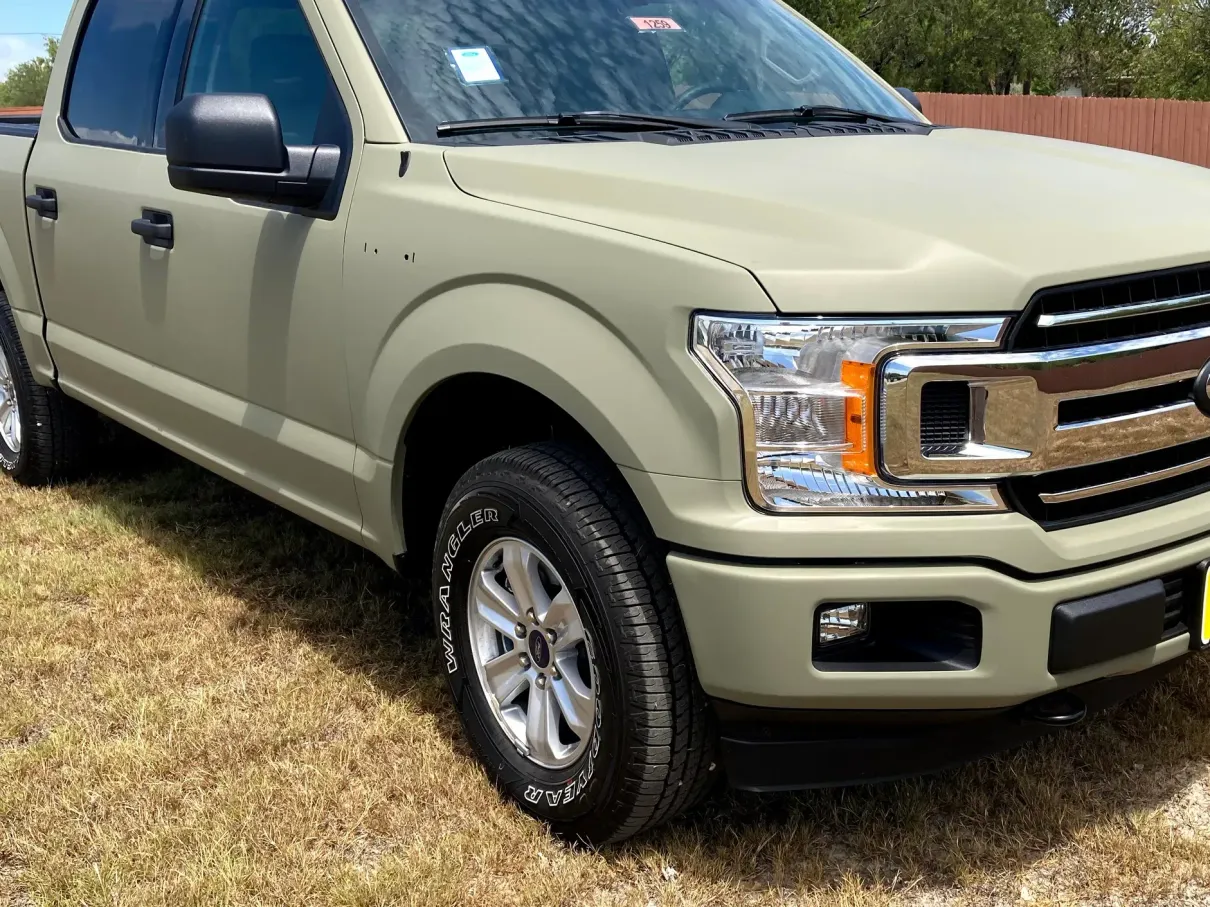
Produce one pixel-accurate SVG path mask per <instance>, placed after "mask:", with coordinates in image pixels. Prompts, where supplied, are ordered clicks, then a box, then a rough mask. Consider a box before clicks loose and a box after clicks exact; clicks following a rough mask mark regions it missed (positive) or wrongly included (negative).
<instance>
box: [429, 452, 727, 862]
mask: <svg viewBox="0 0 1210 907" xmlns="http://www.w3.org/2000/svg"><path fill="white" fill-rule="evenodd" d="M619 481H620V480H618V479H616V478H614V477H613V475H612V474H611V472H610V470H609V469H608V468H607V466H606V467H603V466H600V465H596V464H595V463H592V462H590V461H589V460H588V459H587V458H585V457H582V456H581V455H579V454H578V453H577V452H576V451H575V450H574V449H573V448H570V447H564V446H561V445H556V444H540V445H533V446H529V447H521V448H516V449H513V450H510V451H507V452H505V453H501V454H498V455H496V456H493V457H490V458H488V459H486V460H484V461H482V462H481V463H479V464H478V465H476V466H475V467H473V468H472V469H471V470H470V471H469V472H467V474H466V475H465V476H463V477H462V479H461V480H460V481H459V482H458V484H457V486H456V487H455V488H454V491H453V492H452V494H451V495H450V498H449V502H448V503H447V505H446V508H445V512H444V514H443V516H442V522H441V530H440V534H439V536H438V541H437V546H436V551H435V557H434V569H433V606H434V613H435V618H436V623H437V627H438V632H439V634H440V641H441V648H442V654H441V664H442V667H443V669H444V671H445V673H446V675H447V679H448V681H449V685H450V689H451V691H452V693H453V696H454V700H455V703H456V705H457V708H458V710H459V712H460V714H461V716H462V721H463V725H464V727H465V728H466V732H467V735H468V737H469V739H470V743H471V745H472V747H473V748H474V750H475V752H476V754H477V755H478V757H479V759H480V760H481V761H482V763H483V765H484V766H485V767H486V769H487V771H488V773H489V775H490V776H491V778H492V780H493V781H494V782H495V783H496V784H497V785H498V786H499V787H500V788H501V789H502V790H503V791H504V792H505V793H507V794H508V795H509V796H510V797H512V798H513V799H514V800H516V801H517V802H518V803H519V804H520V805H521V807H522V808H523V809H525V810H526V811H527V812H529V813H531V814H532V815H534V816H537V817H539V818H541V819H543V820H545V821H547V822H549V823H550V825H551V827H552V829H553V830H554V831H555V832H556V833H557V834H559V835H561V836H563V837H566V838H569V839H573V840H580V841H585V842H588V843H592V844H596V845H601V844H608V843H613V842H616V841H620V840H623V839H625V838H628V837H631V836H632V835H635V834H638V833H639V832H641V831H645V830H646V829H648V828H650V827H652V826H654V825H657V824H659V823H660V822H663V821H665V820H667V819H669V818H671V817H672V816H674V815H676V814H677V813H678V812H680V811H682V810H683V809H685V808H686V807H688V806H690V805H692V804H693V803H694V802H695V801H696V800H698V799H700V798H701V796H702V795H703V794H704V793H705V792H706V791H707V790H708V787H709V785H710V782H711V781H712V779H713V778H714V777H715V776H716V775H717V774H718V773H717V771H716V770H715V742H716V741H715V735H714V730H713V727H712V724H711V721H710V713H709V709H708V706H707V703H706V701H705V696H704V694H703V692H702V690H701V688H700V687H699V685H698V682H697V677H696V675H695V673H694V669H693V664H692V660H691V657H690V652H689V646H688V642H687V639H686V636H685V631H684V628H683V626H682V624H681V619H680V613H679V610H678V607H677V603H676V598H675V596H674V594H673V590H672V585H671V582H670V581H669V578H668V575H667V572H666V568H665V566H664V563H663V560H662V557H661V555H660V553H659V550H658V546H657V543H656V542H655V540H654V538H653V537H652V535H651V531H650V529H649V528H647V526H646V523H645V521H644V520H643V519H642V517H641V514H640V513H639V512H638V511H637V508H635V507H634V505H633V504H631V503H630V501H629V499H628V498H627V497H626V496H625V495H624V494H622V493H620V489H619V488H618V487H617V485H616V484H615V483H617V482H619Z"/></svg>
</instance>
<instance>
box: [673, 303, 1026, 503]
mask: <svg viewBox="0 0 1210 907" xmlns="http://www.w3.org/2000/svg"><path fill="white" fill-rule="evenodd" d="M1004 327H1005V322H1004V320H1002V319H999V318H982V319H956V318H949V319H938V320H937V322H934V323H929V322H926V321H923V320H918V321H912V322H903V321H891V320H886V321H878V320H863V321H856V320H851V319H792V320H781V321H775V320H769V319H756V318H752V319H743V318H723V317H715V316H711V315H698V316H696V317H695V319H694V326H693V348H694V352H695V353H696V355H697V356H698V358H699V359H700V360H701V361H702V363H703V364H704V365H705V366H706V368H707V369H708V370H709V371H710V372H711V373H712V374H713V375H714V376H715V378H717V379H718V380H719V382H720V383H722V385H723V387H724V388H725V389H726V391H727V392H728V393H729V394H730V395H731V397H732V399H734V400H735V403H736V406H737V407H738V408H739V411H740V417H741V421H742V423H743V435H744V439H743V440H744V453H745V461H746V462H745V472H746V479H747V483H748V489H749V494H750V495H751V497H752V499H753V500H754V501H755V502H756V504H757V505H759V506H761V507H763V508H765V509H768V510H776V511H786V510H804V509H813V510H817V511H818V510H820V509H827V508H839V509H844V510H851V509H852V508H878V509H884V510H892V511H895V510H898V511H904V510H919V509H921V508H923V509H928V510H934V511H942V512H954V511H955V510H958V511H989V510H1003V509H1005V508H1004V506H1003V503H1002V502H1001V500H1000V497H999V495H998V493H997V491H996V489H995V488H994V487H955V488H949V487H946V488H939V487H936V486H930V485H911V486H907V485H893V484H891V483H888V482H885V481H883V480H882V479H881V478H879V476H878V466H877V464H878V445H879V435H880V432H879V430H878V423H879V420H880V419H881V416H880V408H879V402H880V401H879V367H880V366H881V363H882V361H883V360H884V359H885V358H886V357H887V356H888V355H890V354H892V353H893V352H896V351H898V350H901V349H916V350H919V349H920V348H921V347H934V346H935V347H936V348H938V349H945V350H952V349H962V348H971V347H991V348H994V347H995V346H996V345H997V344H998V342H999V338H1000V336H1001V334H1002V333H1003V330H1004Z"/></svg>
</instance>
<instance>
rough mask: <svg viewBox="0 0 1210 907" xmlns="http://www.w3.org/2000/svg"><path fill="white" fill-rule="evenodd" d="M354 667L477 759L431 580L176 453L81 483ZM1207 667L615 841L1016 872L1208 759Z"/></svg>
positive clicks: (709, 869)
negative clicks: (986, 741)
mask: <svg viewBox="0 0 1210 907" xmlns="http://www.w3.org/2000/svg"><path fill="white" fill-rule="evenodd" d="M69 491H70V492H71V493H72V494H73V495H74V496H75V497H76V498H77V499H79V500H81V501H82V502H87V503H89V504H90V505H93V506H97V507H100V508H102V509H103V510H104V511H106V512H107V513H109V514H110V515H111V516H113V517H114V518H115V519H117V520H118V521H120V522H121V523H122V524H124V525H126V526H128V527H129V528H131V529H133V530H134V531H136V532H138V533H140V534H141V535H142V536H143V537H144V538H146V539H147V540H149V541H150V542H151V543H152V544H154V545H155V546H156V547H157V548H158V549H159V550H161V551H162V552H164V553H165V554H167V555H168V556H170V557H172V558H175V559H177V560H179V561H180V562H182V563H185V564H187V565H189V566H190V567H191V568H193V569H194V570H195V571H196V572H197V573H198V574H199V575H200V576H202V577H204V579H205V580H206V582H207V583H208V584H209V585H210V586H211V587H212V588H214V589H217V590H219V591H223V592H226V593H228V594H231V595H232V596H235V597H237V598H238V599H240V600H241V601H243V602H245V603H246V604H247V610H246V614H245V615H244V616H243V617H242V618H241V620H245V621H247V622H248V623H249V625H252V626H254V627H257V628H264V629H266V630H268V629H288V630H290V631H293V632H296V633H298V634H299V635H300V636H301V637H302V638H304V639H306V640H307V642H308V643H309V644H310V645H313V646H315V647H316V648H317V649H320V650H323V651H325V652H326V653H328V654H329V656H330V657H331V658H332V660H333V662H334V663H335V664H336V665H337V666H338V667H339V668H340V669H341V670H343V671H346V672H356V673H358V674H359V675H361V676H365V677H367V678H369V679H370V680H371V681H372V682H373V683H374V684H375V685H376V686H377V687H378V688H379V689H381V690H382V691H383V692H385V693H387V694H388V695H392V696H398V697H408V699H409V700H410V701H411V702H413V703H414V704H416V705H418V706H420V707H422V708H424V709H425V710H426V711H429V712H430V713H431V714H433V715H434V716H435V717H436V718H437V720H438V721H439V723H440V725H441V727H442V728H443V730H444V731H446V732H447V733H448V735H449V737H450V739H451V741H452V745H453V746H454V748H455V749H456V750H457V751H458V752H459V753H460V754H461V755H462V756H464V757H466V758H469V757H470V755H469V752H468V750H467V748H466V746H465V743H464V738H463V735H462V733H461V730H460V729H459V727H458V722H457V718H456V716H455V714H454V712H453V710H452V708H451V707H450V705H449V703H448V700H447V698H446V694H445V687H444V681H443V679H442V677H441V673H440V670H439V667H438V659H437V648H436V645H435V643H434V640H433V636H432V621H431V616H430V613H429V605H428V600H427V595H426V594H425V592H424V591H423V590H422V589H420V588H419V587H418V586H416V585H415V584H409V583H408V582H406V581H404V580H403V579H401V578H400V577H398V576H397V575H396V574H395V573H393V572H392V571H391V570H390V569H388V568H387V567H386V566H385V565H384V564H382V563H381V562H380V561H379V560H377V559H376V558H375V557H373V556H372V555H370V554H368V553H367V552H364V551H362V550H361V549H359V548H358V547H356V546H355V545H352V544H350V543H347V542H344V541H342V540H340V539H338V538H336V537H335V536H332V535H330V534H329V533H327V532H325V531H324V530H322V529H319V528H316V527H313V526H311V525H310V524H308V523H306V522H305V521H303V520H301V519H299V518H297V517H294V516H292V515H290V514H288V513H286V512H285V511H282V510H280V509H278V508H276V507H274V506H273V505H271V504H268V503H266V502H264V501H262V500H260V499H259V498H257V497H255V496H253V495H252V494H250V493H247V492H245V491H242V490H240V489H238V488H236V487H235V486H232V485H230V484H228V483H227V482H225V481H223V480H221V479H218V478H215V477H213V476H211V475H210V474H209V473H207V472H205V471H203V470H201V469H199V468H197V467H194V466H192V465H189V464H187V463H184V462H183V461H181V460H179V459H177V458H176V457H174V456H172V455H171V454H167V453H163V454H160V453H150V454H148V456H147V457H146V458H143V463H142V465H140V466H139V467H137V468H132V469H129V470H127V471H126V473H125V474H118V475H116V476H114V475H109V476H107V477H106V478H105V479H104V480H103V481H101V480H97V481H91V482H84V483H80V484H77V485H74V486H71V487H70V488H69ZM1208 754H1210V667H1208V666H1207V664H1206V663H1205V662H1204V661H1203V660H1200V659H1199V660H1196V661H1191V662H1189V663H1187V664H1185V665H1184V666H1183V667H1182V668H1180V669H1179V670H1178V671H1176V672H1175V673H1174V674H1173V675H1171V676H1170V677H1169V678H1167V679H1165V680H1164V681H1162V682H1161V683H1160V684H1158V685H1157V686H1156V687H1154V688H1152V689H1151V690H1149V691H1148V692H1146V693H1144V694H1141V695H1140V696H1138V697H1136V698H1135V699H1133V700H1131V701H1130V702H1128V703H1126V704H1125V705H1123V706H1120V707H1118V708H1116V709H1114V710H1111V711H1110V712H1108V713H1106V714H1104V715H1101V716H1099V717H1097V718H1095V719H1094V720H1092V721H1090V722H1089V723H1088V724H1087V725H1086V726H1084V727H1082V728H1080V729H1078V730H1075V731H1070V732H1066V733H1064V734H1060V735H1056V736H1054V737H1051V738H1048V739H1045V740H1042V741H1039V742H1037V743H1034V744H1032V745H1030V746H1027V747H1025V748H1024V749H1022V750H1019V751H1016V752H1014V753H1010V754H1007V755H1004V756H1000V757H997V758H991V759H985V760H983V761H981V762H978V763H976V764H973V765H969V766H966V767H963V768H960V769H955V770H951V771H947V772H945V773H943V774H940V775H937V776H933V777H929V778H922V779H916V780H911V781H902V782H893V783H887V784H881V785H871V786H866V787H860V788H849V789H843V790H831V791H812V792H807V793H803V794H798V795H777V796H755V795H743V794H726V793H722V794H719V795H718V796H716V797H715V798H713V799H712V800H711V801H709V802H708V803H707V804H706V805H704V806H703V807H701V808H699V809H698V810H697V811H696V812H694V813H692V814H690V815H688V816H686V817H684V818H682V819H679V820H677V821H676V822H674V823H672V824H670V825H669V826H667V827H665V828H663V829H661V830H659V831H657V832H655V833H653V834H651V835H648V836H646V837H644V838H641V839H639V840H638V841H636V842H632V843H630V844H628V845H626V846H624V847H622V848H618V849H616V850H615V851H613V852H612V853H610V854H609V859H612V860H622V861H624V860H631V859H640V860H658V861H660V862H661V863H663V864H664V865H672V866H675V867H676V868H677V870H678V872H680V873H681V874H683V875H688V876H690V877H696V878H699V879H701V880H703V881H705V882H710V881H717V882H719V883H726V884H728V885H734V884H736V883H739V884H741V885H747V886H751V887H752V888H753V890H754V891H759V890H767V889H769V888H781V887H785V888H801V887H804V886H816V885H827V884H832V883H835V882H836V881H837V880H838V879H840V878H841V877H843V876H850V877H855V878H857V879H859V880H861V881H862V882H865V883H867V884H882V885H886V886H891V887H895V886H897V885H899V884H901V882H902V880H905V879H908V880H916V881H917V882H918V883H921V884H923V885H926V886H929V887H934V886H936V887H949V886H953V885H959V884H963V882H964V880H968V879H970V878H972V877H975V876H977V875H986V874H999V873H1005V872H1013V871H1015V870H1018V869H1020V868H1022V867H1024V866H1028V865H1029V864H1031V863H1033V862H1035V861H1036V860H1038V859H1039V858H1040V857H1041V856H1042V855H1044V854H1045V853H1046V852H1047V851H1049V850H1051V849H1053V848H1054V847H1056V846H1059V845H1062V844H1064V843H1068V842H1071V841H1072V840H1074V839H1075V838H1076V837H1077V836H1078V835H1080V834H1081V832H1083V831H1084V830H1087V829H1089V828H1091V827H1093V826H1097V827H1106V826H1110V827H1112V826H1115V825H1117V826H1130V825H1131V824H1132V823H1133V822H1135V820H1136V818H1135V817H1136V816H1138V814H1139V813H1140V812H1142V811H1148V810H1154V809H1155V808H1156V807H1157V806H1158V805H1159V804H1161V803H1163V802H1165V801H1167V800H1168V799H1170V798H1171V797H1172V795H1173V794H1174V793H1175V792H1176V791H1177V790H1179V789H1181V788H1183V787H1184V786H1185V785H1186V784H1188V783H1189V781H1190V780H1191V779H1192V778H1193V777H1194V776H1195V775H1196V774H1197V773H1198V772H1204V770H1205V761H1206V757H1207V755H1208Z"/></svg>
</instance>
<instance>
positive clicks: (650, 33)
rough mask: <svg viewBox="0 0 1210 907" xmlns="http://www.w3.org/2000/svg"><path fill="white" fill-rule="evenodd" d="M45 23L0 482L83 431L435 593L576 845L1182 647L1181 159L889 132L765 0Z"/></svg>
mask: <svg viewBox="0 0 1210 907" xmlns="http://www.w3.org/2000/svg"><path fill="white" fill-rule="evenodd" d="M633 4H634V5H631V2H628V0H541V2H535V3H531V4H526V5H525V6H524V7H522V6H520V5H517V4H512V3H506V2H500V0H497V2H492V3H488V2H478V0H77V3H76V4H75V7H74V9H73V11H72V13H71V17H70V20H69V22H68V24H67V27H66V32H65V34H64V38H63V48H62V51H61V52H60V54H59V57H58V60H57V62H56V64H55V67H54V70H53V74H52V78H51V82H50V89H49V93H48V97H47V99H46V107H45V110H44V112H43V114H42V116H41V119H40V122H38V123H35V122H32V121H20V120H19V119H14V120H9V121H5V122H4V123H3V124H2V125H0V283H2V286H3V295H2V296H0V350H2V354H3V355H2V356H0V465H2V467H3V470H4V472H6V473H7V474H8V475H10V476H11V477H12V478H13V479H15V480H16V481H18V482H24V483H31V484H32V483H45V482H52V481H55V480H58V479H61V478H65V477H70V476H71V475H72V474H73V473H75V472H77V471H78V470H79V469H80V468H81V467H82V466H83V465H85V464H87V463H88V462H89V460H90V457H91V451H92V449H93V446H94V444H95V443H96V439H97V438H98V436H99V432H98V425H99V422H98V420H99V419H100V418H102V417H105V418H107V419H109V420H115V421H117V422H119V423H122V424H124V425H126V426H129V427H130V428H133V429H134V430H135V431H137V432H140V433H142V434H145V435H147V436H148V437H150V438H152V439H154V440H156V441H158V442H160V443H162V444H163V445H165V446H167V447H169V448H171V449H172V450H175V451H177V452H179V453H180V454H182V455H184V456H185V457H187V458H189V459H191V460H194V461H196V462H197V463H200V464H202V465H203V466H205V467H207V468H209V469H211V470H213V471H214V472H216V473H218V474H220V475H223V476H225V477H227V478H229V479H230V480H232V481H233V482H236V483H238V484H240V485H242V486H244V487H246V488H248V489H251V490H252V491H254V492H256V493H258V494H260V495H262V496H264V497H265V498H267V499H269V500H271V501H274V502H276V503H278V504H280V505H281V506H283V507H285V508H288V509H289V510H292V511H293V512H295V513H297V514H300V515H302V516H303V517H305V518H307V519H309V520H311V521H313V522H314V523H316V524H318V525H320V526H323V527H326V528H327V529H329V530H331V531H333V532H335V533H338V534H339V535H341V536H344V537H345V538H347V539H351V540H353V541H355V542H357V543H359V544H360V545H363V546H364V547H365V548H367V549H369V550H370V551H372V552H374V553H376V554H377V555H379V556H380V557H381V558H382V559H383V560H384V561H386V562H387V563H389V564H391V565H394V566H396V567H397V568H398V569H400V570H411V569H415V568H419V569H420V570H421V571H423V573H424V575H425V576H426V577H431V583H432V602H433V613H434V617H435V625H436V632H437V635H438V637H439V638H438V643H437V649H436V651H437V653H438V655H437V659H438V664H439V668H440V670H441V672H443V673H444V674H445V675H446V677H447V678H448V683H449V687H450V690H451V693H452V696H453V700H454V702H455V703H456V707H457V710H458V712H459V714H460V715H461V717H462V719H463V724H464V727H465V732H466V735H467V738H468V740H469V743H470V746H471V748H472V749H473V751H474V752H475V754H476V755H477V756H478V757H479V758H480V760H481V761H482V764H483V766H484V768H485V770H486V772H487V775H488V776H489V777H490V779H491V780H492V781H493V782H495V783H496V784H497V785H498V786H499V788H500V789H501V790H502V791H503V793H504V794H506V795H507V796H509V797H511V798H513V799H514V800H515V801H516V802H517V803H518V804H520V806H521V808H522V809H524V810H527V811H529V812H530V813H532V814H533V815H535V816H537V817H539V818H541V819H543V820H545V821H547V822H548V823H550V825H551V826H552V828H553V829H554V830H555V832H556V833H558V834H560V835H563V836H566V837H568V838H571V839H579V840H585V841H590V842H593V843H596V844H603V843H608V842H613V841H619V840H622V839H624V838H626V837H628V836H631V835H634V834H636V833H638V832H641V831H643V830H645V829H647V828H649V827H651V826H653V825H655V824H658V823H660V822H662V821H664V820H667V819H669V818H670V817H672V816H674V815H676V814H677V813H679V812H680V811H682V810H684V809H686V808H687V807H689V806H690V805H692V804H693V803H695V802H697V801H698V800H700V799H701V798H702V797H704V796H705V795H707V794H708V793H709V791H710V790H711V789H712V788H713V787H714V784H715V782H716V781H721V780H722V779H723V778H726V780H727V781H728V782H729V783H730V784H732V785H734V786H735V787H738V788H741V789H748V790H765V791H767V790H784V789H792V788H801V787H809V786H823V785H842V784H852V783H859V782H864V781H871V780H876V779H882V778H890V777H897V776H903V775H909V774H914V773H920V772H925V771H930V770H934V769H937V768H939V767H942V766H945V765H949V764H952V763H955V762H960V761H963V760H967V759H971V758H974V757H976V756H979V755H982V754H984V753H987V752H990V751H993V750H996V749H1000V748H1003V747H1007V746H1011V745H1014V744H1017V743H1020V742H1023V741H1025V740H1028V739H1030V738H1032V737H1034V736H1037V735H1039V734H1042V733H1045V732H1047V731H1048V730H1050V729H1053V728H1058V727H1064V726H1069V725H1074V724H1076V723H1078V722H1080V721H1081V720H1082V719H1084V718H1085V716H1087V715H1089V714H1091V713H1093V712H1095V711H1097V710H1099V709H1102V708H1104V707H1106V706H1107V705H1109V704H1111V703H1114V702H1116V701H1119V700H1121V699H1122V698H1124V697H1125V696H1127V695H1128V694H1130V693H1132V692H1134V691H1136V690H1138V689H1140V688H1142V687H1144V686H1146V685H1147V684H1150V683H1152V682H1153V681H1154V680H1156V678H1158V677H1159V676H1160V675H1162V674H1164V673H1165V672H1166V671H1168V670H1170V669H1171V668H1173V667H1174V666H1175V665H1177V664H1179V663H1180V662H1181V661H1182V660H1183V659H1185V658H1186V657H1188V656H1189V654H1190V653H1191V652H1194V651H1196V650H1199V649H1201V648H1203V647H1205V646H1206V645H1207V643H1208V642H1210V625H1208V622H1207V604H1208V602H1207V591H1206V590H1207V585H1206V565H1207V562H1208V561H1210V506H1208V505H1210V494H1208V492H1210V364H1208V363H1210V216H1208V215H1207V213H1206V212H1207V211H1210V173H1207V171H1205V170H1202V169H1199V168H1197V167H1193V166H1187V165H1183V164H1178V163H1175V162H1172V161H1166V160H1161V159H1158V158H1150V157H1144V156H1139V155H1134V154H1129V153H1125V152H1120V151H1115V150H1109V149H1105V148H1097V147H1092V146H1088V145H1078V144H1068V143H1063V142H1057V141H1051V140H1045V139H1038V138H1029V137H1023V136H1011V135H1006V134H998V133H992V132H982V131H976V130H966V129H949V128H940V127H936V126H934V125H932V124H931V123H929V122H928V121H927V120H926V119H925V118H924V116H923V115H922V114H921V113H920V112H919V111H918V110H917V109H916V106H915V105H914V104H913V103H912V100H913V99H914V96H913V95H912V94H911V92H908V91H906V90H896V89H893V88H892V87H890V86H889V85H887V84H886V83H884V82H883V81H882V80H881V79H880V78H879V77H878V76H876V75H875V74H874V73H873V72H872V71H871V70H869V69H868V68H866V67H865V66H864V65H863V64H861V63H860V62H859V61H858V60H856V59H855V58H854V57H853V56H852V55H850V54H849V53H848V52H847V51H845V50H843V49H842V48H841V47H839V46H838V45H837V44H836V43H834V42H833V41H832V40H831V39H829V38H828V37H827V36H825V35H824V34H822V33H821V32H820V31H819V30H817V29H816V28H815V27H814V26H813V25H811V24H810V23H809V22H808V21H806V20H805V19H803V18H802V17H801V16H799V15H798V14H797V13H795V12H794V11H793V10H791V9H790V8H789V7H788V6H785V5H783V4H781V3H779V2H777V0H673V2H667V3H643V2H641V0H633Z"/></svg>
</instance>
